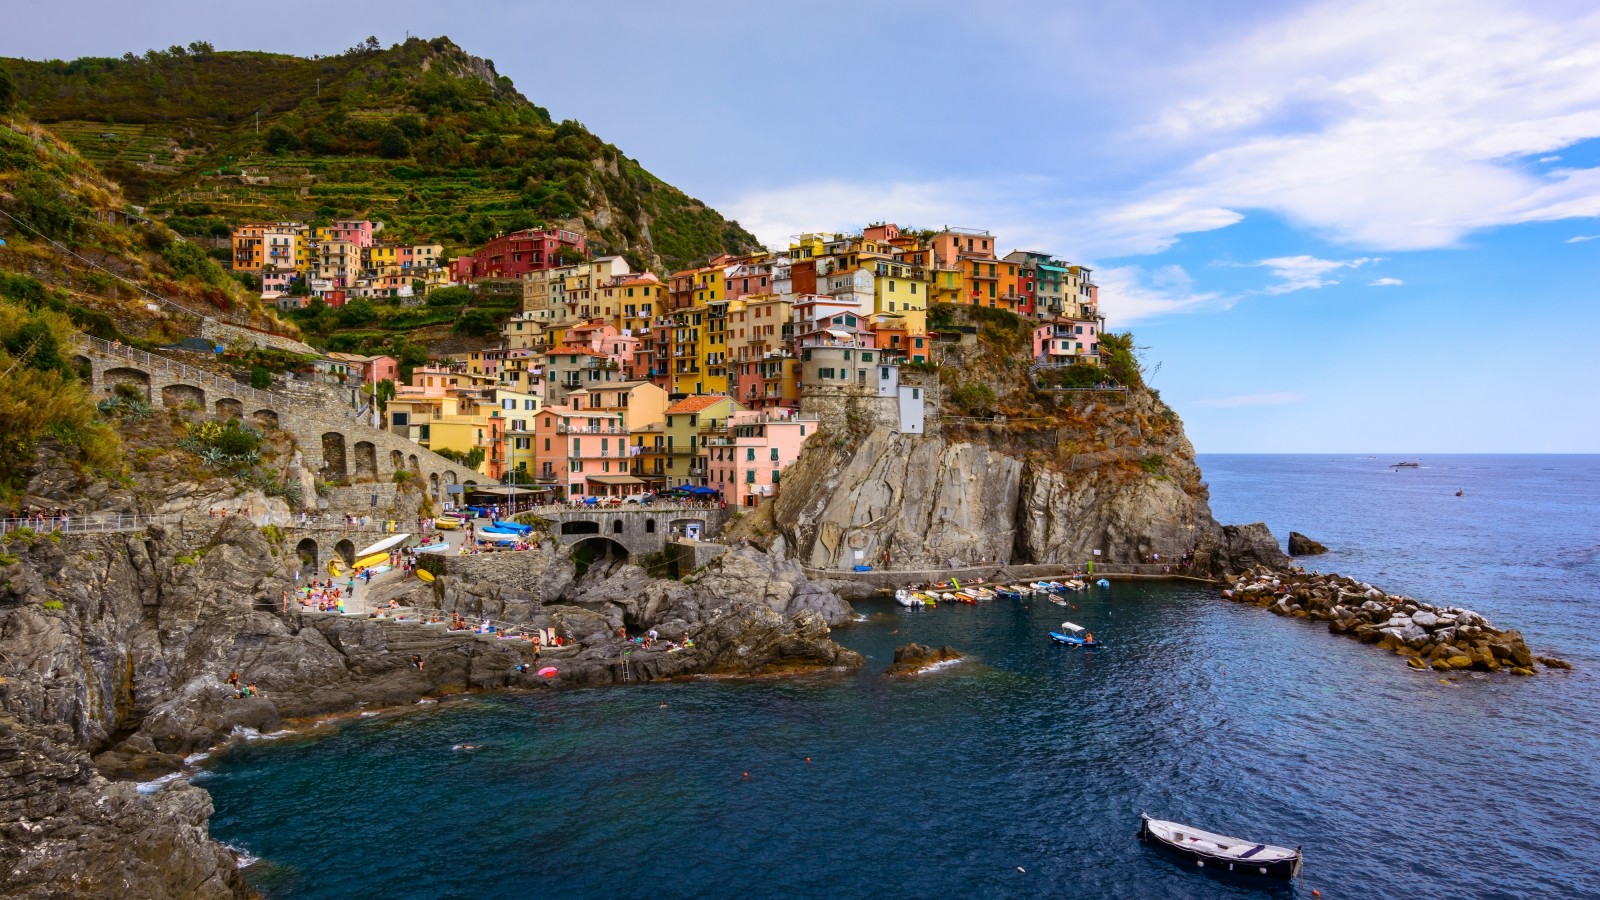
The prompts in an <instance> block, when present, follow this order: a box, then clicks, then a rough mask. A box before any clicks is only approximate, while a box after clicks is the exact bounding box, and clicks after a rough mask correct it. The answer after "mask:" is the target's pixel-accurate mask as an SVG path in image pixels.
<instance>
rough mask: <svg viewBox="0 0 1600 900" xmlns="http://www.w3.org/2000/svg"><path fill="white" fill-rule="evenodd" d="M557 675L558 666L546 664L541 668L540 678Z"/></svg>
mask: <svg viewBox="0 0 1600 900" xmlns="http://www.w3.org/2000/svg"><path fill="white" fill-rule="evenodd" d="M555 675H556V667H555V666H545V667H544V668H542V669H540V670H539V677H540V678H554V677H555Z"/></svg>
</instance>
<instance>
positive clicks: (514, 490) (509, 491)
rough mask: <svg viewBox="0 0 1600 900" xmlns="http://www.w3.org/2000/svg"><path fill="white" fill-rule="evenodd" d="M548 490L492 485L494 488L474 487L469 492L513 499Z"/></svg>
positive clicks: (533, 487)
mask: <svg viewBox="0 0 1600 900" xmlns="http://www.w3.org/2000/svg"><path fill="white" fill-rule="evenodd" d="M548 490H550V489H549V488H547V487H539V486H538V485H532V484H519V485H517V486H515V487H511V486H499V485H494V486H490V487H475V488H473V489H472V490H471V491H470V493H473V494H489V495H491V496H495V497H515V496H516V495H518V494H534V493H538V492H540V491H548Z"/></svg>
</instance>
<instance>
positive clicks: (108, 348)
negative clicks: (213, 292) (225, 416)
mask: <svg viewBox="0 0 1600 900" xmlns="http://www.w3.org/2000/svg"><path fill="white" fill-rule="evenodd" d="M80 341H81V342H82V343H85V344H87V345H88V346H89V348H90V349H91V350H94V351H95V352H97V353H101V354H104V355H106V356H116V357H120V358H122V359H126V360H129V361H130V362H136V363H140V364H142V365H143V366H144V367H145V369H146V370H147V371H148V372H150V373H151V374H154V373H156V372H161V373H164V374H168V375H172V376H174V377H176V378H178V379H179V380H182V381H187V382H191V383H199V384H205V385H213V386H216V387H223V388H227V389H228V390H229V391H231V392H233V393H234V394H235V395H236V396H239V397H246V398H249V399H250V400H251V401H252V402H255V403H262V404H267V405H272V404H274V403H282V402H284V400H285V398H284V397H281V396H278V395H275V394H271V393H268V392H266V391H263V390H260V389H259V388H253V387H251V386H249V385H247V384H240V383H239V382H237V381H235V380H233V379H230V378H223V377H222V376H221V375H218V374H216V373H215V372H207V371H206V370H204V369H197V368H195V367H194V366H189V365H185V364H183V363H181V362H178V361H176V360H172V359H168V358H167V357H165V356H156V355H155V354H152V353H146V352H145V351H143V350H135V349H134V348H132V347H128V346H125V345H123V344H122V343H120V342H119V343H112V342H111V341H105V340H101V339H100V338H97V337H94V336H93V335H87V334H86V335H82V336H81V337H80Z"/></svg>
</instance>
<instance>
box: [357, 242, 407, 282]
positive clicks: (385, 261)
mask: <svg viewBox="0 0 1600 900" xmlns="http://www.w3.org/2000/svg"><path fill="white" fill-rule="evenodd" d="M361 252H362V254H363V255H364V256H365V257H366V269H367V275H368V276H369V277H378V276H382V275H398V274H400V254H399V248H398V247H392V246H384V245H381V244H375V245H373V246H371V247H362V248H361Z"/></svg>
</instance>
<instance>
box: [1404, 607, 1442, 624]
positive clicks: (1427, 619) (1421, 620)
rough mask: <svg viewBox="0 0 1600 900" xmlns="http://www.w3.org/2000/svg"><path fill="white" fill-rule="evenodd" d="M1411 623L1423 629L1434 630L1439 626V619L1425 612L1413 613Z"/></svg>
mask: <svg viewBox="0 0 1600 900" xmlns="http://www.w3.org/2000/svg"><path fill="white" fill-rule="evenodd" d="M1411 621H1413V622H1415V623H1417V624H1418V625H1421V626H1422V627H1423V628H1432V627H1434V626H1435V625H1438V624H1439V617H1438V616H1436V615H1434V614H1433V613H1431V612H1427V611H1426V610H1424V611H1422V612H1417V613H1413V614H1412V615H1411Z"/></svg>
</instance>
